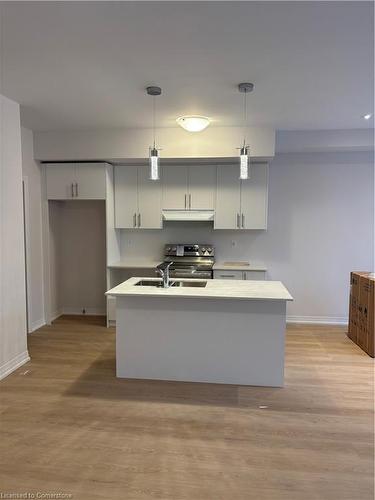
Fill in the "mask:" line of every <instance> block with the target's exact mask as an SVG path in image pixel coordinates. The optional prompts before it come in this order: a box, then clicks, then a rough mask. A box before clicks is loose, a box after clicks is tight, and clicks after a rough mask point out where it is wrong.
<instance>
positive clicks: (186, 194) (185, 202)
mask: <svg viewBox="0 0 375 500" xmlns="http://www.w3.org/2000/svg"><path fill="white" fill-rule="evenodd" d="M186 200H187V194H185V210H186V208H187V207H186V205H187V203H186Z"/></svg>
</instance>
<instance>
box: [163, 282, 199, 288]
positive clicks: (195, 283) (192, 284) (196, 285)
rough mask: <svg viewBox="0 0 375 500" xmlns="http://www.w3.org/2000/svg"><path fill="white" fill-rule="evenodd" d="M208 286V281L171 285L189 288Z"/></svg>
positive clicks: (174, 283)
mask: <svg viewBox="0 0 375 500" xmlns="http://www.w3.org/2000/svg"><path fill="white" fill-rule="evenodd" d="M206 285H207V281H174V282H173V283H171V286H173V287H176V286H177V287H180V286H183V287H187V288H190V287H191V288H204V287H205V286H206Z"/></svg>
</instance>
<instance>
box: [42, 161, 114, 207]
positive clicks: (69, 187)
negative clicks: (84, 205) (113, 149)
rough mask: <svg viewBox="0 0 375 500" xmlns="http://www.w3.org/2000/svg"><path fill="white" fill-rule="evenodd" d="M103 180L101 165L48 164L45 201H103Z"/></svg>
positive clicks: (104, 188) (104, 194)
mask: <svg viewBox="0 0 375 500" xmlns="http://www.w3.org/2000/svg"><path fill="white" fill-rule="evenodd" d="M105 179H106V178H105V166H104V164H103V163H48V164H46V185H47V199H49V200H71V199H75V200H104V199H105V197H106V180H105Z"/></svg>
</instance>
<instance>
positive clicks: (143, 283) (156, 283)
mask: <svg viewBox="0 0 375 500" xmlns="http://www.w3.org/2000/svg"><path fill="white" fill-rule="evenodd" d="M134 286H155V287H157V288H163V282H162V281H153V280H140V281H138V283H136V284H135V285H134Z"/></svg>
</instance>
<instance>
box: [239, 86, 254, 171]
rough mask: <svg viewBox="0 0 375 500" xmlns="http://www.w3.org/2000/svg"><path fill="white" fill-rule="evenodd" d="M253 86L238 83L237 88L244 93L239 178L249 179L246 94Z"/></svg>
mask: <svg viewBox="0 0 375 500" xmlns="http://www.w3.org/2000/svg"><path fill="white" fill-rule="evenodd" d="M253 88H254V85H253V84H252V83H240V84H239V85H238V90H239V91H240V92H241V93H243V94H244V105H243V144H242V146H241V147H240V148H239V150H240V179H249V177H250V147H249V145H248V144H246V129H247V100H246V97H247V94H248V92H251V91H252V90H253Z"/></svg>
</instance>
